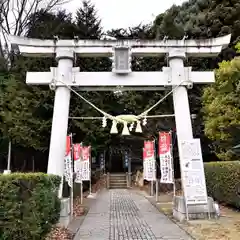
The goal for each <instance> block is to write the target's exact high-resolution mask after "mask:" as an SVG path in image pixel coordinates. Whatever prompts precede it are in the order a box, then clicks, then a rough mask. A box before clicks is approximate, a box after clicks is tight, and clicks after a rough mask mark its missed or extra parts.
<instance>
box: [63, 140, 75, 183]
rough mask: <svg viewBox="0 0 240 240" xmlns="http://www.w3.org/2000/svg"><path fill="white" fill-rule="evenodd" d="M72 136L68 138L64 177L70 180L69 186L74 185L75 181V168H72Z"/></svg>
mask: <svg viewBox="0 0 240 240" xmlns="http://www.w3.org/2000/svg"><path fill="white" fill-rule="evenodd" d="M71 153H72V152H71V137H70V136H67V138H66V150H65V158H64V177H65V180H66V181H67V182H68V185H69V187H72V181H73V169H72V156H71V155H72V154H71Z"/></svg>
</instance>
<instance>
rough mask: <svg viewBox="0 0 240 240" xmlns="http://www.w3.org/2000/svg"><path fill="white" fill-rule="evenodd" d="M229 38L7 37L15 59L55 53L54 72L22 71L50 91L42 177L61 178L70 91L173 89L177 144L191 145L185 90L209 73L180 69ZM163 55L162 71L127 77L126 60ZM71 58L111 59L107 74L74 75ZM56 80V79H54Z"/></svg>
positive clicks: (29, 81)
mask: <svg viewBox="0 0 240 240" xmlns="http://www.w3.org/2000/svg"><path fill="white" fill-rule="evenodd" d="M230 38H231V35H226V36H224V37H219V38H215V39H208V40H185V39H183V40H166V41H165V40H162V41H158V40H157V41H155V40H154V41H148V40H121V41H118V40H76V39H75V40H40V39H28V38H22V37H17V36H10V42H11V44H14V45H18V47H19V50H20V52H21V54H23V55H25V56H34V57H49V56H53V54H56V59H57V60H58V67H57V68H52V69H51V71H50V72H27V77H26V82H27V84H34V85H51V86H54V87H55V101H54V111H53V120H52V132H51V141H50V152H49V159H48V173H52V174H57V175H59V176H62V175H63V171H64V161H63V159H64V155H65V146H66V135H67V127H68V117H69V103H70V89H69V88H67V87H66V85H68V86H78V87H79V90H82V91H85V90H86V91H93V90H94V91H109V90H110V91H112V90H114V89H116V87H118V86H122V87H123V89H125V90H159V89H160V90H161V89H163V88H164V87H166V86H168V87H175V86H178V85H180V86H179V87H178V88H176V89H175V90H174V91H173V102H174V112H175V121H176V130H177V136H178V142H179V141H180V140H188V139H189V140H191V139H192V138H193V134H192V124H191V117H190V110H189V102H188V93H187V88H192V86H193V84H205V83H213V82H214V73H213V72H192V71H191V67H184V59H185V58H186V55H187V56H196V57H211V56H216V55H218V53H219V52H220V51H221V50H222V49H223V48H225V47H227V45H228V44H229V42H230ZM164 54H168V58H169V67H164V68H163V71H162V72H160V71H159V72H132V71H131V63H130V61H131V56H137V57H146V56H153V57H154V56H156V57H158V56H161V55H164ZM75 55H79V56H81V57H99V56H101V57H113V70H112V72H79V68H76V67H73V60H74V57H75ZM55 77H56V79H55Z"/></svg>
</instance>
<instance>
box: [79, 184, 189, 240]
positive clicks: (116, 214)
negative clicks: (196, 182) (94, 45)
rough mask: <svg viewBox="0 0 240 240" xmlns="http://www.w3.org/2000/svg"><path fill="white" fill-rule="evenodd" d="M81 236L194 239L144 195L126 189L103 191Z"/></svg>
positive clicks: (100, 239) (94, 239)
mask: <svg viewBox="0 0 240 240" xmlns="http://www.w3.org/2000/svg"><path fill="white" fill-rule="evenodd" d="M77 236H78V239H77V240H84V239H89V240H133V239H135V240H157V239H166V240H190V239H192V238H191V237H189V236H188V235H187V234H186V233H185V232H184V231H183V230H182V229H180V228H179V227H178V226H177V225H176V224H174V223H173V222H172V221H171V220H169V219H168V218H167V217H166V216H165V215H164V214H162V213H160V212H159V211H158V210H157V209H156V208H155V207H154V206H152V204H151V203H150V202H149V201H148V200H147V199H146V198H145V197H144V196H142V195H140V194H137V193H134V192H133V191H129V190H126V189H123V190H120V189H114V190H109V191H104V192H102V193H101V194H100V195H99V196H98V199H97V200H96V203H95V204H94V205H93V206H92V207H91V209H90V211H89V212H88V214H87V216H86V218H85V219H84V222H83V224H82V225H81V227H80V230H79V233H78V235H77Z"/></svg>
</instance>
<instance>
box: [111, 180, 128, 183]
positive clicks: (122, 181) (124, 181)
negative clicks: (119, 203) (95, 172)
mask: <svg viewBox="0 0 240 240" xmlns="http://www.w3.org/2000/svg"><path fill="white" fill-rule="evenodd" d="M109 182H110V183H116V184H118V183H119V184H122V183H127V181H126V180H121V181H119V180H118V181H113V180H110V181H109Z"/></svg>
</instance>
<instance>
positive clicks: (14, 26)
mask: <svg viewBox="0 0 240 240" xmlns="http://www.w3.org/2000/svg"><path fill="white" fill-rule="evenodd" d="M70 1H71V0H0V51H1V50H2V47H3V46H4V45H5V44H6V43H8V42H7V41H8V39H7V36H8V35H17V36H21V35H24V34H25V32H26V30H27V29H26V28H27V24H28V20H29V17H30V16H31V15H32V14H34V13H36V12H37V11H39V10H40V9H44V10H45V11H46V12H49V11H51V10H53V9H54V8H55V7H58V6H60V5H62V4H65V3H67V2H70ZM1 43H2V44H1Z"/></svg>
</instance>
